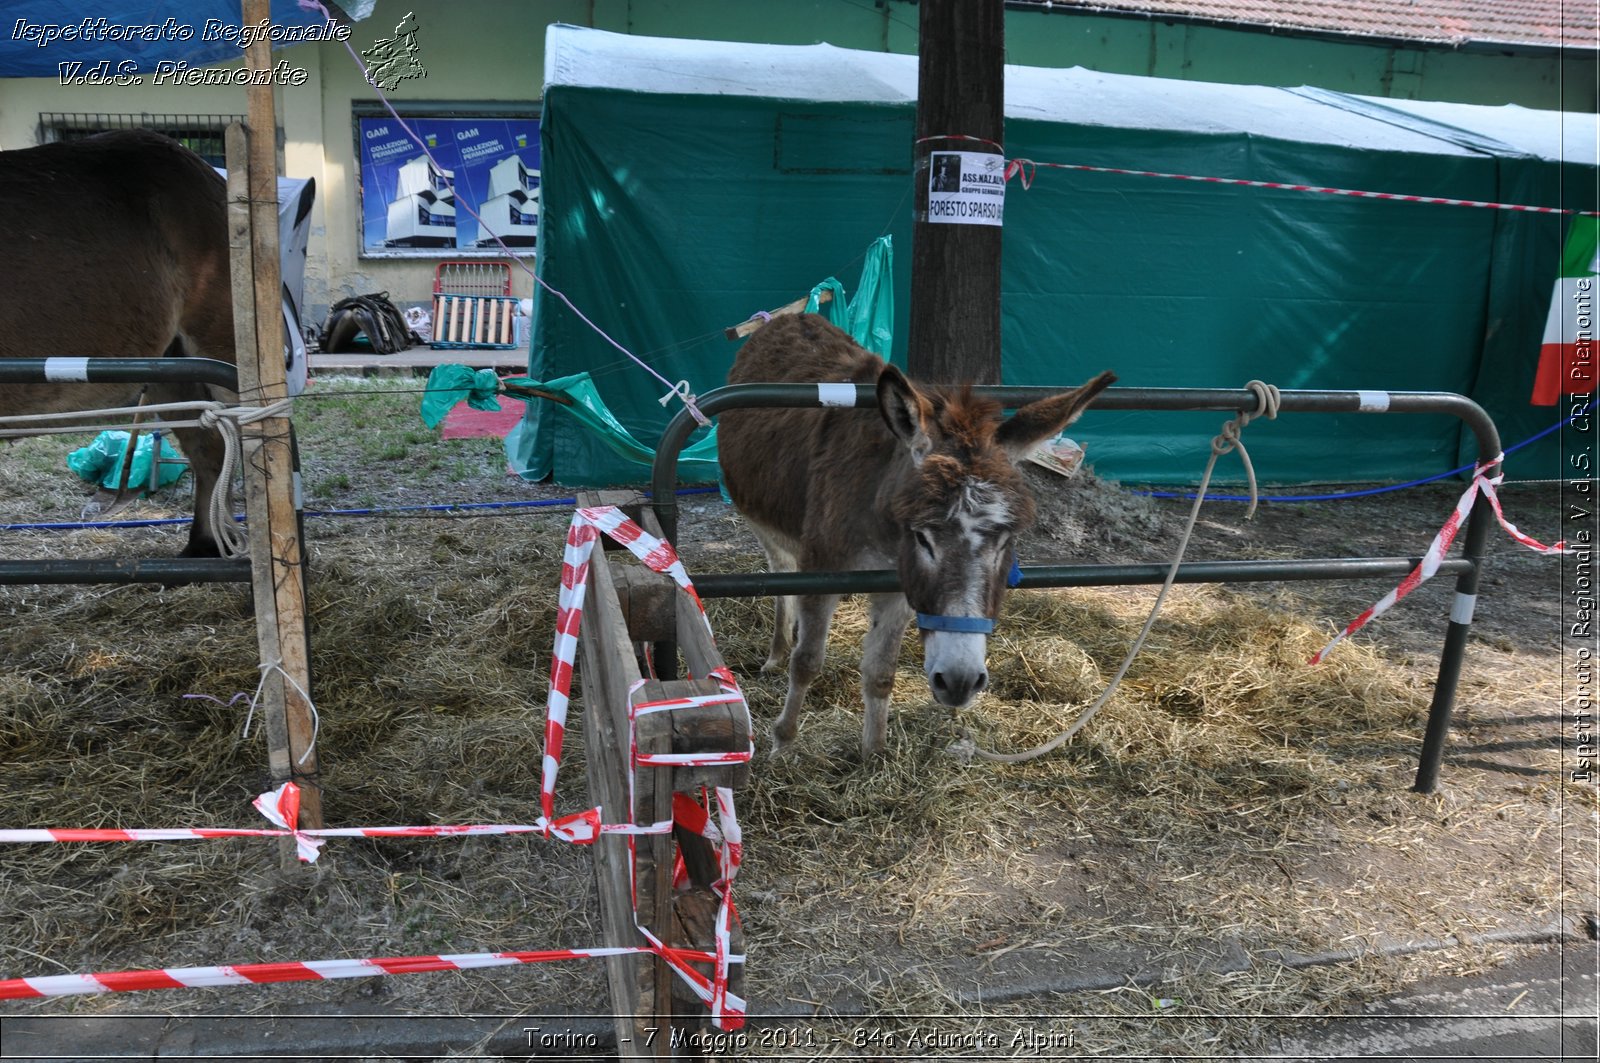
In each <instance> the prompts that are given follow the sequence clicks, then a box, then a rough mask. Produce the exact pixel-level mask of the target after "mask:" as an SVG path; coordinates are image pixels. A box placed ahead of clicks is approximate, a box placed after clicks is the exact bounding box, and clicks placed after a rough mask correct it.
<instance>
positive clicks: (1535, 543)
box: [1309, 455, 1567, 664]
mask: <svg viewBox="0 0 1600 1063" xmlns="http://www.w3.org/2000/svg"><path fill="white" fill-rule="evenodd" d="M1504 460H1505V456H1504V455H1501V456H1500V457H1498V458H1495V460H1494V461H1491V462H1490V463H1489V464H1487V465H1480V466H1478V469H1477V471H1476V472H1475V473H1474V474H1473V477H1472V483H1471V484H1469V485H1468V486H1467V489H1466V491H1465V492H1464V493H1463V494H1462V495H1461V498H1460V499H1459V500H1457V502H1456V508H1455V509H1454V511H1452V512H1451V514H1450V516H1449V517H1448V518H1447V519H1446V520H1445V522H1444V527H1442V528H1440V529H1439V534H1437V535H1435V536H1434V537H1433V542H1431V543H1429V544H1428V550H1427V553H1425V554H1423V555H1422V561H1421V562H1420V563H1418V565H1417V567H1416V568H1414V569H1412V570H1411V572H1410V573H1409V574H1407V575H1406V577H1405V579H1403V580H1401V581H1400V585H1399V586H1397V587H1396V588H1395V589H1394V590H1392V591H1390V592H1389V593H1388V594H1386V595H1384V596H1383V597H1382V598H1380V599H1378V601H1376V602H1375V603H1373V605H1372V606H1371V607H1370V608H1368V609H1367V610H1366V611H1365V612H1364V613H1362V614H1361V615H1360V616H1358V617H1356V618H1355V619H1354V620H1352V621H1350V623H1349V624H1348V625H1347V626H1346V627H1345V629H1344V630H1343V631H1341V632H1339V634H1337V635H1335V636H1334V638H1333V641H1332V642H1330V643H1328V644H1327V645H1326V646H1324V647H1322V649H1320V650H1318V651H1317V652H1316V654H1315V655H1313V656H1312V658H1311V660H1310V662H1309V663H1311V664H1321V663H1322V661H1323V659H1324V658H1326V657H1327V656H1328V652H1329V651H1330V650H1332V649H1333V648H1334V647H1335V646H1337V645H1338V644H1339V643H1340V642H1342V641H1344V639H1345V636H1347V635H1353V634H1354V633H1355V632H1357V631H1360V630H1361V629H1362V628H1363V627H1365V626H1366V625H1367V624H1368V622H1370V621H1372V620H1374V619H1376V618H1377V617H1380V616H1382V615H1383V614H1384V613H1386V612H1388V611H1389V609H1390V607H1392V606H1393V605H1394V604H1395V603H1396V602H1398V601H1399V600H1400V599H1402V598H1404V597H1405V596H1406V595H1408V594H1410V593H1411V592H1412V591H1414V590H1416V589H1417V588H1418V587H1420V586H1421V585H1422V584H1423V583H1425V582H1426V581H1427V580H1428V579H1430V578H1431V577H1432V576H1433V575H1434V573H1436V572H1438V571H1439V565H1440V564H1441V563H1443V561H1444V557H1445V554H1447V553H1449V552H1450V546H1451V544H1452V543H1454V542H1455V539H1456V535H1457V533H1459V532H1460V531H1461V528H1462V527H1463V525H1465V524H1466V521H1467V516H1468V514H1470V513H1471V512H1472V506H1473V503H1474V502H1476V501H1477V499H1478V493H1479V492H1480V491H1481V492H1482V493H1483V495H1484V496H1485V497H1486V498H1488V499H1489V505H1490V506H1491V507H1492V508H1493V509H1494V515H1495V517H1496V519H1498V520H1499V522H1500V526H1501V527H1502V528H1504V529H1505V530H1506V532H1507V533H1508V534H1509V535H1510V536H1511V537H1512V538H1513V539H1515V540H1516V541H1517V542H1519V543H1521V544H1522V545H1523V546H1526V547H1527V548H1528V549H1530V550H1537V551H1538V552H1540V553H1543V554H1560V553H1565V552H1566V551H1567V544H1566V540H1562V541H1561V542H1558V543H1556V544H1555V545H1554V546H1546V545H1545V544H1544V543H1541V542H1540V541H1539V540H1537V539H1535V538H1533V537H1532V536H1530V535H1527V534H1525V533H1523V532H1522V531H1521V530H1520V529H1519V528H1518V527H1517V526H1516V525H1515V524H1512V523H1511V522H1510V521H1508V520H1506V515H1505V511H1504V510H1503V509H1502V508H1501V506H1500V496H1499V495H1498V494H1497V493H1496V492H1495V487H1496V485H1498V484H1499V483H1500V482H1501V481H1503V480H1504V479H1505V474H1504V473H1496V474H1495V475H1493V476H1489V475H1488V474H1487V470H1489V469H1493V468H1497V467H1499V465H1500V463H1501V462H1502V461H1504ZM1454 616H1455V614H1452V617H1454ZM1462 619H1463V620H1470V619H1471V611H1470V606H1469V607H1468V608H1467V610H1466V612H1465V614H1464V616H1463V617H1462Z"/></svg>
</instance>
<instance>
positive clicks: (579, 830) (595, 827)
mask: <svg viewBox="0 0 1600 1063" xmlns="http://www.w3.org/2000/svg"><path fill="white" fill-rule="evenodd" d="M253 803H254V805H255V807H256V808H257V809H258V810H259V811H260V812H261V814H262V815H263V816H265V817H267V819H268V820H270V821H271V822H272V823H274V824H276V825H277V829H276V830H274V829H271V828H267V827H259V828H244V827H173V828H169V827H156V828H141V827H129V828H121V829H118V828H96V829H78V828H71V829H64V828H59V827H48V828H42V829H29V830H0V844H4V843H26V842H173V841H194V840H198V839H215V838H289V837H292V838H294V840H295V845H296V848H297V849H298V850H299V855H300V859H301V860H304V861H305V862H306V863H308V864H309V863H314V862H316V859H317V853H318V850H319V849H321V848H322V845H323V842H324V840H325V839H328V838H452V837H467V836H473V835H489V834H540V835H545V836H554V837H558V838H561V839H562V840H563V841H569V842H574V843H576V844H578V845H586V844H588V843H589V842H592V841H594V840H595V838H596V837H598V836H599V834H600V827H601V825H600V813H599V810H598V809H589V810H587V811H584V812H579V813H577V814H576V815H571V816H566V817H563V818H562V819H559V820H556V821H555V822H554V823H546V822H545V821H544V819H543V818H541V819H540V820H539V822H537V823H475V824H470V825H466V826H452V825H443V824H434V825H428V826H417V827H320V828H317V829H307V830H302V829H300V826H299V822H298V821H299V815H300V788H299V787H298V786H296V785H295V784H294V783H292V782H288V783H284V784H283V785H282V786H280V787H278V788H277V789H276V790H269V791H267V792H266V793H264V794H262V795H261V796H259V797H257V798H256V799H255V801H254V802H253Z"/></svg>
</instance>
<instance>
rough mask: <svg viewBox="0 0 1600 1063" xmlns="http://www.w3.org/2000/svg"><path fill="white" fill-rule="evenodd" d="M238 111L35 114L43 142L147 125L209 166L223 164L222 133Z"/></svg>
mask: <svg viewBox="0 0 1600 1063" xmlns="http://www.w3.org/2000/svg"><path fill="white" fill-rule="evenodd" d="M244 120H245V116H244V115H242V114H90V113H83V114H63V113H59V112H46V113H42V114H40V115H39V141H40V143H43V144H49V143H53V142H55V141H61V140H77V139H79V138H81V137H87V136H93V135H94V134H95V133H106V132H110V131H111V130H113V129H149V130H152V131H154V132H157V133H164V134H165V135H167V136H169V137H171V138H172V139H173V140H176V141H177V142H178V143H180V144H182V145H183V146H184V147H186V148H188V149H189V150H190V151H192V152H194V153H195V154H196V155H198V156H200V157H201V158H202V159H205V160H206V162H208V163H210V164H211V165H213V166H225V165H226V163H225V162H224V161H223V156H224V148H223V134H224V131H225V130H226V129H227V128H228V124H229V123H230V122H243V121H244Z"/></svg>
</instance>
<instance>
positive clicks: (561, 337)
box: [518, 26, 1600, 485]
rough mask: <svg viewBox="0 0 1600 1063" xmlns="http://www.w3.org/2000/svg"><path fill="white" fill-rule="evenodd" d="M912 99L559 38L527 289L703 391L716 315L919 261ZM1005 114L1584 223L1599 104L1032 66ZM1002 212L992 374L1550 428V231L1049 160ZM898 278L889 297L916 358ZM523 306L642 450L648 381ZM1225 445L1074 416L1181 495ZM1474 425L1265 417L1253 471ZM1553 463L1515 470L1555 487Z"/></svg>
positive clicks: (561, 321)
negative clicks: (1449, 400) (1546, 396)
mask: <svg viewBox="0 0 1600 1063" xmlns="http://www.w3.org/2000/svg"><path fill="white" fill-rule="evenodd" d="M916 77H917V71H916V58H915V57H914V56H905V55H889V54H883V53H872V52H855V51H849V50H845V49H839V48H832V47H829V46H825V45H818V46H813V47H777V46H760V45H751V44H731V43H718V42H704V41H685V40H668V39H665V38H641V37H630V36H628V35H623V34H611V33H606V32H603V31H598V30H588V29H581V28H575V27H570V26H554V27H551V29H550V30H549V31H548V36H547V43H546V78H545V90H544V110H543V122H542V125H541V138H542V139H541V148H542V159H543V184H542V186H541V196H542V200H541V212H540V235H539V261H538V269H539V273H540V276H541V277H542V278H543V279H544V280H545V281H546V282H547V283H549V284H550V285H552V286H554V287H555V288H557V289H559V290H560V291H561V292H563V293H564V294H565V295H566V296H567V297H568V298H570V299H571V300H572V301H573V303H574V304H576V305H577V306H579V307H582V308H583V309H584V311H585V313H587V314H589V315H590V316H591V317H593V318H594V319H595V320H596V321H598V322H599V323H600V324H601V325H602V326H603V327H604V328H605V329H606V331H607V332H608V333H610V334H611V335H612V336H613V337H615V338H616V339H617V340H618V342H620V343H622V344H623V345H625V346H626V347H627V348H628V349H629V350H631V351H633V352H635V353H637V354H638V355H639V356H640V357H642V358H645V359H646V360H648V361H649V362H650V364H651V365H652V366H654V367H655V369H656V370H657V371H658V372H660V373H661V375H662V376H664V377H666V378H667V379H670V380H674V381H676V380H687V381H688V382H689V386H690V389H691V390H692V391H694V392H696V393H704V392H706V391H708V390H710V389H711V388H714V387H716V386H718V385H720V384H721V383H722V382H723V381H724V380H725V378H726V373H727V370H728V367H729V365H730V364H731V363H732V361H733V357H734V354H735V352H736V350H737V345H736V344H733V343H730V342H728V341H727V340H726V339H724V338H723V336H722V329H723V327H724V326H726V325H728V324H730V323H732V322H736V321H741V320H744V319H745V318H747V317H749V316H750V314H751V312H752V310H753V309H755V308H761V307H767V308H770V307H774V306H779V305H782V304H784V303H787V302H789V301H791V300H793V299H795V298H796V297H797V296H798V295H799V294H801V293H804V292H805V291H807V290H809V289H810V287H811V286H812V285H813V284H814V283H815V279H816V278H817V277H826V276H849V275H850V274H851V272H852V271H853V269H854V264H855V262H857V261H858V260H859V258H860V256H861V253H862V252H861V249H862V248H863V247H865V246H867V245H868V243H869V242H870V241H871V240H872V239H874V238H875V237H877V236H879V235H884V234H887V235H889V236H891V237H892V238H893V239H894V240H895V241H896V242H897V243H898V244H899V245H900V247H901V248H902V249H905V248H909V247H910V246H911V238H912V214H911V202H912V196H911V180H912V178H911V172H910V170H911V162H912V156H913V140H914V137H915V93H916ZM1005 99H1006V112H1007V118H1006V128H1005V142H1006V148H1007V151H1008V154H1009V155H1011V156H1013V157H1017V156H1025V157H1027V158H1030V159H1032V160H1034V161H1035V162H1037V163H1040V164H1046V163H1052V162H1058V163H1063V164H1081V165H1087V166H1096V167H1116V168H1124V169H1133V170H1143V171H1157V172H1162V173H1171V174H1186V175H1193V176H1212V177H1222V178H1232V179H1242V180H1250V181H1270V182H1281V183H1285V184H1304V185H1311V186H1317V187H1327V186H1331V187H1336V188H1344V189H1357V190H1369V191H1380V192H1395V193H1405V194H1414V195H1422V196H1439V197H1450V198H1456V199H1466V200H1484V201H1498V202H1512V203H1530V204H1540V205H1551V206H1557V207H1564V208H1568V209H1577V210H1593V209H1596V207H1597V206H1600V203H1597V201H1596V200H1597V197H1596V189H1597V180H1596V172H1597V171H1596V166H1595V158H1596V153H1595V147H1594V144H1595V139H1596V138H1595V133H1594V125H1595V122H1594V116H1592V115H1560V114H1554V113H1547V112H1536V111H1528V110H1525V109H1522V108H1515V107H1507V108H1497V107H1467V106H1461V105H1426V104H1409V103H1402V102H1399V101H1372V100H1366V99H1362V98H1357V97H1352V96H1347V95H1342V94H1339V93H1326V92H1317V91H1312V90H1295V89H1282V88H1266V87H1259V86H1238V85H1217V84H1205V83H1199V82H1176V81H1165V80H1162V79H1157V78H1140V77H1127V76H1119V75H1109V74H1098V73H1094V72H1091V71H1085V70H1081V69H1070V70H1043V69H1037V68H1027V67H1017V66H1011V67H1007V70H1006V94H1005ZM1552 131H1556V132H1552ZM1562 137H1566V138H1567V139H1566V140H1563V139H1562ZM1005 208H1006V209H1005V227H1004V241H1003V256H1002V278H1001V280H1002V311H1003V320H1002V337H1001V341H1002V350H1001V352H1000V357H1001V364H1002V378H1003V380H1004V381H1005V382H1006V383H1009V384H1030V385H1059V386H1073V385H1076V384H1078V383H1081V382H1082V381H1084V380H1086V379H1088V378H1089V377H1091V376H1092V375H1094V374H1095V373H1097V372H1099V371H1100V370H1102V369H1112V370H1115V371H1116V372H1117V373H1118V375H1119V377H1120V378H1121V381H1120V382H1121V383H1122V384H1124V385H1127V386H1136V387H1137V386H1185V387H1203V388H1215V387H1231V388H1239V387H1243V385H1244V384H1245V382H1246V381H1248V380H1251V379H1255V378H1259V379H1261V380H1265V381H1268V382H1270V383H1273V384H1276V385H1278V386H1280V387H1284V388H1332V389H1357V390H1369V391H1385V390H1427V391H1453V392H1461V393H1464V394H1467V395H1470V396H1472V397H1473V398H1475V399H1476V400H1477V401H1478V402H1480V403H1481V404H1482V405H1484V406H1485V407H1486V408H1487V409H1488V410H1489V412H1490V413H1491V414H1492V415H1493V416H1494V417H1495V418H1496V420H1497V422H1498V423H1499V424H1500V425H1501V428H1502V433H1503V435H1504V437H1505V441H1506V442H1508V443H1510V442H1514V441H1516V440H1517V439H1519V438H1522V437H1524V436H1526V435H1531V434H1532V433H1533V432H1534V431H1536V430H1537V429H1539V428H1542V427H1544V426H1546V425H1550V424H1552V423H1554V422H1555V421H1556V420H1557V415H1558V411H1557V410H1556V409H1551V408H1548V407H1545V408H1536V407H1531V406H1530V405H1529V396H1530V394H1531V388H1532V380H1533V373H1534V369H1535V367H1536V364H1537V360H1538V353H1539V341H1540V336H1541V332H1542V328H1543V323H1544V318H1545V314H1546V311H1547V309H1548V306H1549V298H1550V294H1549V293H1550V291H1551V283H1552V280H1553V278H1554V275H1555V269H1556V267H1557V264H1558V262H1559V255H1560V247H1561V243H1562V237H1563V234H1564V228H1565V220H1564V218H1563V217H1562V216H1560V215H1553V214H1528V213H1518V212H1508V211H1499V210H1488V209H1473V208H1465V207H1446V206H1432V205H1423V204H1418V203H1406V202H1392V201H1381V200H1374V199H1363V198H1354V197H1342V196H1334V195H1326V194H1311V193H1306V192H1301V191H1293V190H1289V189H1269V188H1254V187H1241V186H1237V185H1225V184H1216V183H1204V182H1199V181H1179V180H1170V179H1163V178H1156V177H1149V176H1137V175H1132V174H1111V173H1091V172H1083V171H1076V170H1068V169H1060V168H1051V167H1049V166H1045V165H1041V166H1040V167H1039V169H1038V171H1037V175H1036V177H1035V179H1034V180H1033V182H1032V186H1031V188H1030V189H1029V190H1026V191H1024V190H1023V189H1022V188H1021V187H1020V185H1019V183H1018V182H1016V181H1013V182H1012V183H1011V184H1010V185H1009V187H1008V190H1007V194H1006V204H1005ZM909 284H910V278H909V277H908V276H907V275H906V273H905V271H901V272H900V274H899V275H898V276H896V277H895V279H894V293H893V294H894V296H895V298H894V300H893V302H894V320H893V322H892V327H891V330H890V331H891V332H892V334H893V335H894V336H895V337H896V345H895V348H894V350H893V351H892V357H893V358H894V360H896V361H898V362H900V363H901V364H902V365H903V364H904V356H905V352H904V346H905V337H906V335H907V333H908V328H907V313H908V307H909V290H910V289H909ZM535 302H536V307H535V314H536V321H535V325H534V329H533V334H532V343H531V350H530V356H529V375H530V376H533V377H536V378H541V379H550V378H560V377H563V376H567V375H570V374H572V373H576V372H587V373H589V374H590V375H591V377H592V380H593V382H594V384H595V386H596V387H597V389H598V390H599V392H600V393H601V394H602V395H603V396H604V399H605V402H606V405H607V406H608V407H609V408H610V410H611V411H612V413H613V414H614V415H615V417H616V419H617V421H618V422H619V423H620V424H622V425H624V426H625V427H626V429H627V431H628V432H630V433H631V434H632V435H633V436H634V437H635V438H636V439H639V440H646V441H652V440H655V439H656V438H658V437H659V433H660V430H661V428H662V427H663V426H664V424H665V423H666V421H667V419H668V418H669V417H670V416H671V414H672V413H673V412H674V411H673V409H671V408H663V407H662V406H661V404H660V403H659V401H658V400H659V398H660V397H661V394H662V391H663V389H662V387H661V385H660V384H659V383H658V382H657V381H655V380H654V379H652V378H651V377H649V376H648V375H647V374H645V373H643V372H641V371H640V370H638V369H637V368H636V367H634V366H632V365H630V364H628V363H627V362H626V361H625V360H624V359H622V357H621V356H620V355H619V354H618V353H617V352H616V351H615V349H613V348H612V347H610V346H609V345H608V344H607V343H606V341H605V340H603V339H601V338H600V337H598V336H596V335H595V334H594V332H593V331H591V330H590V329H589V327H588V326H587V325H585V324H584V323H583V322H581V321H579V320H578V319H577V318H576V316H574V315H573V314H572V313H571V311H570V310H568V309H567V308H566V307H565V306H564V305H562V304H561V303H560V302H559V301H557V300H556V299H554V298H553V297H550V296H549V295H548V294H547V293H545V292H544V290H543V289H542V288H541V289H540V290H539V292H538V294H537V295H536V298H535ZM1219 424H1220V420H1219V418H1218V416H1217V415H1216V414H1214V413H1196V414H1173V413H1142V412H1115V413H1114V412H1102V411H1090V412H1089V413H1088V414H1086V415H1085V416H1084V418H1083V419H1082V420H1081V421H1080V422H1079V423H1078V424H1077V425H1075V426H1074V432H1073V435H1074V438H1075V439H1079V440H1080V441H1082V442H1083V443H1084V444H1085V445H1086V448H1087V453H1088V457H1087V460H1088V461H1089V462H1090V463H1091V464H1093V465H1094V467H1095V468H1096V470H1097V471H1098V472H1099V473H1101V474H1102V475H1104V476H1109V477H1113V478H1117V479H1123V480H1130V481H1144V482H1156V483H1161V482H1186V481H1192V480H1193V479H1195V478H1196V477H1197V476H1198V474H1199V472H1200V471H1201V469H1202V468H1203V467H1204V464H1205V459H1206V457H1207V455H1208V445H1209V441H1210V439H1211V437H1212V436H1213V435H1214V434H1215V433H1216V431H1217V429H1218V427H1219ZM1463 434H1464V433H1463V431H1462V429H1461V427H1460V423H1459V422H1458V421H1456V420H1455V419H1453V418H1450V417H1446V416H1442V415H1437V416H1436V415H1394V414H1337V415H1334V414H1300V415H1295V416H1292V417H1291V416H1285V417H1281V418H1279V419H1278V420H1276V421H1271V422H1266V421H1261V422H1257V424H1256V425H1254V426H1252V428H1251V432H1250V440H1249V445H1250V451H1251V454H1252V456H1253V457H1254V459H1255V464H1256V469H1257V471H1258V473H1259V474H1260V475H1261V477H1262V479H1263V480H1264V481H1265V482H1269V483H1294V482H1326V481H1373V480H1378V481H1392V480H1405V479H1411V478H1413V477H1419V476H1426V475H1431V474H1434V473H1439V472H1443V471H1446V470H1448V469H1451V468H1453V467H1455V466H1456V465H1458V464H1460V463H1461V462H1462V461H1463V460H1467V459H1470V457H1471V456H1472V455H1471V449H1472V446H1471V441H1470V438H1469V439H1466V440H1463V438H1462V436H1463ZM518 442H519V446H520V448H521V450H520V452H519V461H520V464H523V465H525V466H526V467H527V468H528V469H529V472H530V474H538V475H543V474H545V473H552V474H553V475H554V476H555V478H556V479H557V480H559V481H561V482H564V483H572V484H585V485H594V484H610V483H619V482H637V481H638V479H639V469H638V466H637V465H636V464H634V463H633V462H631V461H627V460H624V459H623V458H621V457H620V456H619V455H618V454H616V452H615V451H614V450H613V449H612V448H611V447H610V446H609V445H608V444H607V443H606V442H605V441H604V440H602V439H600V438H597V437H596V436H594V435H593V434H592V433H589V432H588V431H587V430H586V429H585V428H584V427H583V426H581V425H578V424H577V423H575V422H573V421H571V419H569V418H565V417H563V416H562V415H561V414H560V413H557V412H555V411H554V410H552V409H550V408H549V407H548V406H543V405H539V404H535V405H534V406H531V407H530V409H529V412H528V416H527V420H526V421H524V423H523V426H522V431H521V433H520V436H519V440H518ZM1558 450H1559V443H1558V441H1557V440H1556V439H1555V438H1552V439H1550V440H1547V441H1546V442H1545V443H1544V444H1541V445H1540V446H1537V447H1530V448H1528V449H1527V450H1525V451H1522V452H1519V453H1518V454H1517V455H1516V456H1515V457H1513V458H1512V460H1511V461H1510V463H1509V464H1508V472H1509V473H1510V475H1511V476H1512V478H1517V477H1544V476H1561V475H1564V474H1565V473H1566V472H1567V471H1568V470H1565V469H1562V468H1561V467H1560V460H1559V458H1560V455H1559V453H1558ZM1464 453H1465V455H1466V457H1465V458H1464V457H1463V454H1464ZM1220 474H1221V475H1223V476H1225V477H1237V476H1239V471H1238V467H1237V466H1236V465H1233V466H1231V467H1229V466H1228V464H1227V463H1225V466H1224V468H1223V469H1222V470H1221V473H1220Z"/></svg>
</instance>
